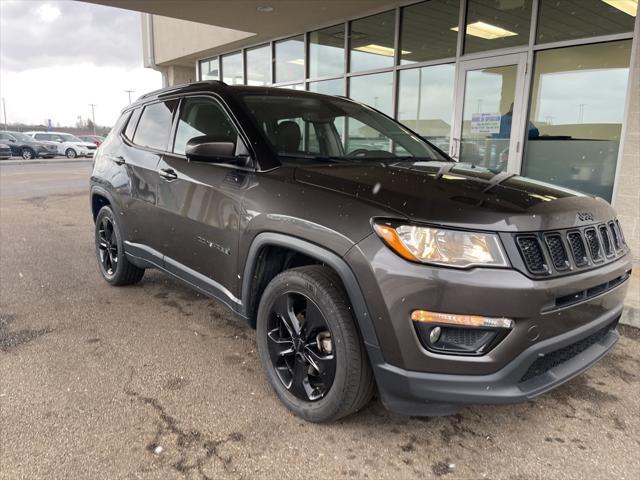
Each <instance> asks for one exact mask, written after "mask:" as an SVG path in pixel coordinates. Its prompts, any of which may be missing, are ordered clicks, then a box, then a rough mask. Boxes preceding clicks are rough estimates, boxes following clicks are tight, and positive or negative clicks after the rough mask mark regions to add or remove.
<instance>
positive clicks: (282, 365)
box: [257, 265, 375, 422]
mask: <svg viewBox="0 0 640 480" xmlns="http://www.w3.org/2000/svg"><path fill="white" fill-rule="evenodd" d="M283 305H284V306H286V308H285V309H284V311H286V312H289V315H292V316H291V317H290V319H291V322H289V323H287V322H286V321H284V318H285V317H286V315H287V314H284V315H283V314H282V313H278V312H283V308H282V306H283ZM285 324H287V325H289V326H291V325H294V326H295V329H298V330H299V333H297V334H296V333H294V334H293V335H289V334H290V333H291V330H290V329H288V328H287V325H285ZM283 325H284V327H285V328H282V326H283ZM318 325H320V326H318ZM305 332H306V333H305ZM310 332H311V333H310ZM309 333H310V335H308V334H309ZM327 338H328V339H329V340H328V342H329V343H328V344H327V343H323V339H324V340H325V341H326V339H327ZM257 342H258V351H259V352H260V357H261V360H262V364H263V366H264V368H265V370H266V374H267V379H268V380H269V383H270V384H271V386H272V387H273V389H274V390H275V392H276V394H277V395H278V397H279V398H280V400H281V401H282V403H284V404H285V406H286V407H287V408H289V410H291V411H292V412H293V413H295V414H296V415H298V416H299V417H302V418H304V419H305V420H307V421H310V422H331V421H334V420H337V419H339V418H342V417H344V416H347V415H350V414H351V413H354V412H356V411H358V410H359V409H361V408H362V407H363V406H365V405H366V404H367V403H368V402H369V401H370V399H371V397H372V395H373V391H374V386H375V383H374V380H373V372H372V369H371V366H370V364H369V359H368V357H367V354H366V351H365V347H364V344H363V342H362V339H361V338H360V334H359V333H358V329H357V328H356V324H355V319H354V318H353V315H352V313H351V309H350V306H349V301H348V299H347V296H346V292H345V291H344V288H343V286H342V283H341V281H340V279H339V277H338V276H337V275H336V274H335V273H334V272H333V271H332V270H331V269H329V268H327V267H324V266H320V265H310V266H305V267H300V268H295V269H291V270H287V271H285V272H282V273H280V274H279V275H277V276H276V277H275V278H274V279H273V280H272V281H271V282H270V283H269V285H267V288H266V289H265V291H264V294H263V295H262V298H261V299H260V305H259V308H258V316H257ZM289 345H290V347H289ZM321 347H322V348H321ZM309 348H310V349H311V350H309ZM293 350H295V353H293ZM301 352H302V353H301ZM305 352H310V353H309V355H307V353H305ZM327 352H328V353H327ZM318 354H320V355H318ZM309 356H310V357H311V360H310V361H307V362H306V363H305V358H307V357H309ZM330 360H331V361H332V363H331V364H330V363H329V361H330ZM301 364H302V366H303V368H302V370H299V368H300V365H301ZM318 366H320V368H318ZM299 371H301V372H302V373H300V374H299V373H297V372H299ZM328 373H332V374H333V375H332V379H329V380H328V381H326V382H325V380H324V378H323V375H324V376H328ZM300 378H302V379H303V380H301V381H300V382H298V381H297V380H298V379H300ZM296 383H298V384H299V385H302V387H298V388H296ZM287 384H288V385H287ZM327 385H328V387H327Z"/></svg>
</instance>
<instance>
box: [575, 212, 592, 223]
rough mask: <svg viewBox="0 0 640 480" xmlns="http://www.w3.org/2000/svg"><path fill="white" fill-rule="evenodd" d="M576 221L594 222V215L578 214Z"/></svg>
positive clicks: (589, 213)
mask: <svg viewBox="0 0 640 480" xmlns="http://www.w3.org/2000/svg"><path fill="white" fill-rule="evenodd" d="M576 219H577V220H578V221H580V222H592V221H593V213H591V212H578V213H577V214H576Z"/></svg>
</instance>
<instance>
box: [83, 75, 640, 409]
mask: <svg viewBox="0 0 640 480" xmlns="http://www.w3.org/2000/svg"><path fill="white" fill-rule="evenodd" d="M558 161H562V160H561V159H558ZM90 195H91V208H92V212H93V218H94V220H95V251H96V255H97V260H98V264H99V267H100V271H101V273H102V276H103V277H104V279H105V280H106V281H107V282H108V283H110V284H111V285H129V284H133V283H136V282H138V281H140V280H141V279H142V277H143V274H144V271H145V269H147V268H155V269H160V270H162V271H164V272H166V273H167V274H169V275H172V276H174V277H176V278H178V279H180V280H182V281H184V282H186V283H187V284H189V285H190V286H191V287H192V288H194V289H195V290H197V291H199V292H202V293H203V294H205V295H208V296H210V297H213V298H215V299H217V300H219V301H220V302H222V303H223V304H225V305H227V306H228V307H229V309H230V310H231V311H232V312H233V313H234V314H235V315H236V316H237V317H238V318H239V319H241V321H244V322H246V323H247V324H248V325H249V326H251V327H253V328H255V329H256V336H257V345H258V351H259V354H260V358H261V361H262V363H263V366H264V369H265V372H266V378H267V380H268V382H269V383H270V384H271V386H272V387H273V390H274V391H275V393H276V394H277V396H278V397H279V398H280V400H281V401H282V403H284V404H285V405H286V406H287V407H288V408H289V409H290V410H292V411H293V412H294V413H295V414H297V415H299V416H301V417H303V418H305V419H306V420H309V421H313V422H322V421H331V420H335V419H338V418H340V417H343V416H345V415H348V414H350V413H353V412H355V411H357V410H358V409H360V408H362V407H363V406H364V405H366V404H367V402H368V401H369V400H370V398H371V396H372V395H373V393H374V391H377V392H378V395H379V397H380V399H381V401H382V402H383V404H384V405H385V406H386V407H387V408H389V409H390V410H392V411H395V412H398V413H401V414H405V415H448V414H452V413H454V412H456V411H457V410H459V409H460V408H462V407H463V406H464V405H467V404H474V403H494V404H495V403H509V402H521V401H526V400H528V399H531V398H533V397H536V396H537V395H540V394H542V393H544V392H547V391H549V390H550V389H552V388H554V387H557V386H558V385H560V384H562V383H563V382H566V381H567V380H569V379H571V378H572V377H574V376H576V375H578V374H580V373H581V372H583V371H584V370H586V369H587V368H589V367H590V366H592V365H593V364H594V363H595V362H596V361H598V360H599V359H600V358H601V357H602V356H603V355H605V354H606V353H607V352H608V351H609V350H610V349H611V348H612V347H613V345H614V344H615V342H616V341H617V339H618V333H617V330H616V325H617V322H618V319H619V317H620V313H621V311H622V306H623V300H624V295H625V290H626V288H627V284H628V283H629V282H628V279H629V276H630V272H631V261H630V253H629V248H628V247H627V244H626V242H625V239H624V235H623V232H622V229H621V228H620V224H619V222H618V220H617V219H616V213H615V211H614V210H613V209H612V208H611V206H610V205H609V204H608V203H607V202H606V201H604V200H603V199H601V198H595V197H592V196H590V195H586V194H583V193H579V192H576V191H572V190H568V189H565V188H561V187H558V186H554V185H549V184H545V183H541V182H538V181H535V180H531V179H527V178H523V177H520V176H518V175H514V174H511V173H507V172H500V171H494V170H488V169H485V168H482V167H480V166H478V165H474V164H466V163H456V162H454V161H452V160H451V159H450V158H449V157H447V155H445V154H444V153H443V152H442V151H440V150H439V149H438V148H436V147H435V146H433V145H431V144H430V143H429V142H427V141H425V140H424V139H422V138H421V137H420V136H419V135H417V134H416V133H414V132H412V131H411V130H409V129H407V128H406V127H404V126H403V125H401V124H399V123H397V122H396V121H395V120H393V119H391V118H389V117H387V116H386V115H384V114H382V113H380V112H378V111H376V110H375V109H372V108H370V107H367V106H366V105H362V104H359V103H356V102H353V101H351V100H348V99H346V98H339V97H331V96H326V95H319V94H314V93H310V92H300V91H293V90H285V89H278V88H266V87H246V86H227V85H225V84H224V83H222V82H216V81H211V82H199V83H194V84H190V85H185V86H180V87H173V88H168V89H164V90H160V91H157V92H154V93H151V94H148V95H145V96H143V97H141V98H140V99H139V100H138V101H137V102H135V103H134V104H132V105H130V106H129V107H127V108H126V109H125V110H124V111H123V113H122V115H121V117H120V118H119V120H118V121H117V123H116V125H115V126H114V128H113V129H112V130H111V133H110V134H109V136H108V137H107V139H106V140H105V142H104V143H103V144H102V145H101V146H100V147H99V149H98V150H97V153H96V155H95V159H94V167H93V173H92V176H91V189H90ZM198 361H206V359H199V360H198Z"/></svg>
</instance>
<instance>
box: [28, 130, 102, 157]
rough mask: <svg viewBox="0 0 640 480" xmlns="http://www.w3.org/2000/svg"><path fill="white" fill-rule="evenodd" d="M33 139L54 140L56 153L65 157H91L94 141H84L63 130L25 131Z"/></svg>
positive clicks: (94, 148) (94, 146) (94, 147)
mask: <svg viewBox="0 0 640 480" xmlns="http://www.w3.org/2000/svg"><path fill="white" fill-rule="evenodd" d="M26 134H27V135H29V136H31V137H32V138H34V139H35V140H40V141H48V142H55V143H56V144H57V147H58V152H57V153H58V154H60V155H64V156H65V157H67V158H76V157H93V153H94V152H95V150H96V148H98V147H96V145H95V143H89V142H85V141H83V140H81V139H79V138H78V137H76V136H75V135H71V134H70V133H64V132H26Z"/></svg>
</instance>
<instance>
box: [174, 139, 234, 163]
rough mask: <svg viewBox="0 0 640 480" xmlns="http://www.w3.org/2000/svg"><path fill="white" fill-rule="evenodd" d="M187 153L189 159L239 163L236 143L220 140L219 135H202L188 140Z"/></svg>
mask: <svg viewBox="0 0 640 480" xmlns="http://www.w3.org/2000/svg"><path fill="white" fill-rule="evenodd" d="M185 155H186V156H187V158H188V159H189V160H193V161H197V162H210V163H237V161H238V157H237V155H236V146H235V143H233V142H229V141H219V138H218V137H213V136H210V135H202V136H200V137H194V138H192V139H190V140H189V141H188V142H187V145H186V148H185Z"/></svg>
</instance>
